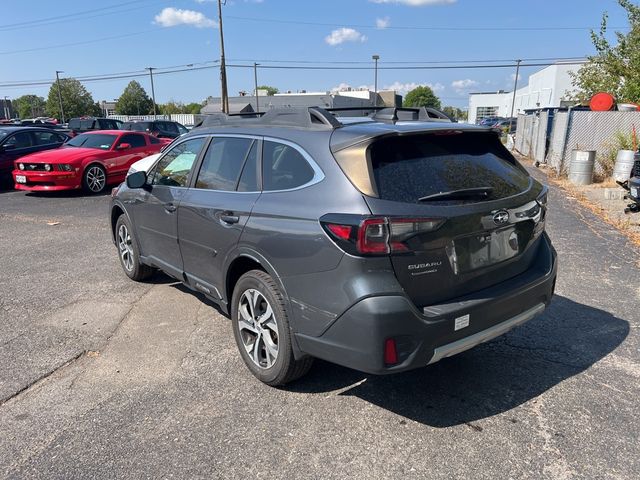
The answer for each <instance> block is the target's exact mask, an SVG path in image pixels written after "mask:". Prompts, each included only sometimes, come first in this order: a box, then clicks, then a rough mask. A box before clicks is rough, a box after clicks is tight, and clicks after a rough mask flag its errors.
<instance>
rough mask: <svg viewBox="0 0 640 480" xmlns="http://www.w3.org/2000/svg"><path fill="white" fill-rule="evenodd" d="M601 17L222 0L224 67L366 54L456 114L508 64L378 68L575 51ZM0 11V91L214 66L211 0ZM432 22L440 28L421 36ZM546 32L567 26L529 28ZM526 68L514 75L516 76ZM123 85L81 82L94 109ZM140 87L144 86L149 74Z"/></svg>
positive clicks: (233, 85)
mask: <svg viewBox="0 0 640 480" xmlns="http://www.w3.org/2000/svg"><path fill="white" fill-rule="evenodd" d="M92 4H93V5H94V7H93V8H94V10H93V11H90V10H91V8H92V7H91V5H92ZM605 10H606V11H608V12H609V15H610V20H609V24H610V25H611V26H612V27H625V26H626V19H625V16H624V12H623V11H622V9H620V8H619V7H618V6H617V3H616V1H615V0H555V1H553V0H517V1H516V0H304V1H303V0H228V1H227V5H226V6H224V7H223V22H224V23H223V25H224V33H225V47H226V56H227V62H228V63H229V64H232V65H249V64H252V63H253V61H257V62H258V63H261V64H263V65H292V63H288V62H292V61H301V62H312V63H302V64H298V65H307V66H311V65H317V64H318V63H320V62H345V61H353V62H370V59H371V55H372V54H378V55H380V64H379V65H380V67H381V70H380V71H379V80H378V84H379V88H384V87H389V86H395V87H396V88H399V89H401V90H406V89H407V88H409V87H412V86H415V85H417V84H428V85H431V86H432V87H434V89H435V91H436V93H437V94H438V95H439V96H440V97H441V99H442V101H443V104H445V105H456V106H461V107H464V106H466V105H467V95H468V92H469V91H493V90H498V89H505V90H510V89H511V88H512V86H513V74H514V70H513V69H498V68H496V69H466V68H465V69H456V70H453V69H450V70H387V69H383V68H382V67H395V66H398V65H402V64H399V63H390V62H437V61H454V62H459V61H471V60H503V59H516V58H526V59H529V58H548V57H579V56H583V55H585V54H590V53H592V52H593V47H592V45H591V42H590V39H589V31H588V29H586V28H589V27H591V28H597V27H598V26H599V23H600V18H601V15H602V12H603V11H605ZM2 12H3V14H2V16H1V17H0V32H2V34H3V36H2V38H3V41H2V42H0V43H1V45H0V65H1V67H0V97H4V96H5V95H7V96H8V97H9V98H14V97H17V96H20V95H23V94H27V93H36V94H38V95H41V96H45V97H46V95H47V93H48V90H49V86H47V85H41V86H21V87H8V86H6V84H8V83H11V82H17V81H31V80H45V81H46V80H50V79H52V78H54V76H55V70H62V71H64V73H63V74H62V76H73V77H77V76H90V75H101V74H111V73H121V72H138V71H141V70H143V69H144V68H145V67H149V66H152V67H156V68H163V67H178V66H184V65H191V64H192V65H193V66H194V67H206V66H211V65H213V64H212V63H206V62H211V61H213V60H215V59H217V58H219V40H218V35H219V33H218V29H217V3H216V1H215V0H138V1H135V2H134V1H131V0H102V1H100V2H95V1H94V2H87V1H85V0H57V1H51V0H29V1H22V2H18V1H13V0H12V1H6V2H3V10H2ZM414 27H418V28H414ZM433 27H436V28H440V29H442V30H426V29H425V28H433ZM552 27H556V28H557V27H561V28H565V29H563V30H535V29H539V28H552ZM567 27H576V28H580V29H566V28H567ZM480 29H483V30H480ZM98 40H99V41H98ZM275 61H279V62H282V63H273V62H275ZM269 62H271V63H269ZM325 65H330V66H345V65H344V64H341V63H327V64H325ZM356 65H357V66H360V67H370V66H371V65H370V64H367V63H359V64H356ZM405 65H406V64H405ZM188 68H191V67H188ZM535 70H537V68H529V69H524V70H523V71H522V78H523V79H525V80H526V78H527V76H528V74H530V73H532V72H533V71H535ZM258 73H259V83H260V84H269V85H274V86H276V87H278V88H279V89H280V91H286V90H292V91H297V90H301V89H305V90H307V91H325V90H330V89H332V88H334V87H337V86H339V85H341V84H347V85H351V86H353V87H359V86H363V85H372V84H373V71H372V70H371V69H363V70H293V69H265V68H259V72H258ZM130 80H131V79H128V78H121V79H110V80H101V81H94V82H86V83H85V87H86V88H87V89H88V90H89V91H90V92H91V93H92V94H93V97H94V99H95V100H97V101H99V100H104V99H107V100H112V99H114V98H116V97H117V96H118V95H119V94H120V93H121V92H122V90H123V88H124V87H125V86H126V84H127V83H128V82H129V81H130ZM154 80H155V91H156V100H157V101H158V102H159V103H162V102H166V101H168V100H170V99H173V100H177V101H182V102H185V103H187V102H192V101H197V102H199V101H202V100H203V99H204V98H206V97H207V96H209V95H214V96H217V95H219V94H220V86H219V70H218V69H216V68H209V69H201V70H193V71H187V72H182V73H173V74H165V75H160V74H158V75H156V76H155V78H154ZM138 81H140V82H141V83H142V85H143V86H144V88H145V89H146V90H147V91H148V92H150V84H149V80H148V77H141V78H138ZM228 82H229V92H230V94H237V92H238V91H239V90H247V91H251V90H252V88H253V70H252V69H249V68H229V70H228Z"/></svg>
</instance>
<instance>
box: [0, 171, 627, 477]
mask: <svg viewBox="0 0 640 480" xmlns="http://www.w3.org/2000/svg"><path fill="white" fill-rule="evenodd" d="M535 174H536V175H540V173H539V172H536V173H535ZM107 207H108V196H97V197H95V196H94V197H85V196H82V195H79V194H71V195H54V196H51V195H39V196H36V195H26V194H24V193H19V192H9V193H1V194H0V225H1V226H0V248H1V251H2V254H1V255H2V257H1V258H2V270H1V272H2V275H1V277H0V325H1V326H2V328H1V329H0V345H2V348H1V349H0V432H1V434H0V475H2V476H3V477H7V478H37V477H40V478H41V477H47V478H114V477H133V478H152V477H153V478H401V477H402V478H404V477H406V478H492V479H494V478H532V479H533V478H536V479H537V478H554V479H555V478H590V479H592V478H625V479H626V478H629V479H631V478H638V477H640V456H639V455H638V445H639V443H638V439H639V438H640V421H639V420H638V419H639V418H640V402H639V401H638V398H640V382H639V381H640V340H639V338H640V334H639V326H640V313H639V308H640V287H639V284H638V272H640V263H639V261H640V252H638V250H636V249H634V248H633V247H632V246H631V245H630V244H629V243H628V242H627V240H626V239H625V238H624V237H623V236H621V235H620V234H619V233H618V232H617V231H616V230H614V229H613V228H612V227H610V226H608V225H606V224H604V223H603V222H602V221H600V220H599V219H598V218H597V217H595V216H594V215H593V214H591V213H590V212H588V211H587V210H585V209H584V208H582V207H581V206H580V205H579V204H578V203H577V202H575V201H574V200H572V199H570V198H568V197H567V196H566V194H565V193H563V192H562V191H560V190H557V189H555V188H554V187H552V189H551V195H550V216H549V220H548V231H549V233H550V235H551V237H552V239H553V241H554V244H555V246H556V249H557V250H558V254H559V259H560V269H559V278H558V284H557V290H556V297H555V298H554V300H553V302H552V304H551V306H550V307H549V308H548V310H547V311H546V312H545V313H544V315H542V316H540V317H539V318H536V319H534V320H532V321H531V322H529V323H527V324H526V325H524V326H523V327H521V328H519V329H517V330H514V331H512V332H510V333H508V334H507V335H505V336H503V337H500V338H498V339H496V340H494V341H492V342H489V343H486V344H483V345H481V346H479V347H477V348H475V349H473V350H470V351H467V352H465V353H463V354H460V355H458V356H456V357H452V358H449V359H445V360H443V361H442V362H440V363H438V364H435V365H433V366H430V367H427V368H424V369H420V370H416V371H412V372H408V373H404V374H400V375H395V376H387V377H375V376H369V375H365V374H361V373H358V372H355V371H352V370H348V369H345V368H341V367H338V366H334V365H331V364H329V363H325V362H316V364H315V365H314V367H313V369H312V370H311V372H310V374H309V375H307V376H306V377H305V378H303V379H302V380H300V381H298V382H296V383H294V384H292V385H289V386H287V387H286V388H282V389H274V388H270V387H267V386H264V385H262V384H260V383H259V382H258V381H257V380H255V379H254V378H253V377H252V376H251V375H250V373H249V372H248V370H247V369H246V368H245V366H244V364H243V363H242V360H241V359H240V357H239V355H238V353H237V351H236V346H235V343H234V341H233V335H232V331H231V325H230V322H229V320H228V319H227V318H225V317H224V316H222V315H221V314H220V313H219V312H218V311H217V310H216V309H215V307H213V306H212V305H211V304H210V303H209V302H207V301H206V300H204V299H203V298H202V297H200V296H198V295H195V294H193V293H191V292H189V291H187V290H186V289H185V288H183V287H181V286H180V285H178V284H176V283H175V282H173V281H171V280H170V279H169V278H167V277H165V276H162V275H158V276H156V277H155V278H154V280H153V282H152V283H148V284H136V283H133V282H131V281H129V280H128V279H127V278H126V277H125V276H124V274H123V273H122V272H121V271H120V266H119V264H118V259H117V255H116V251H115V247H114V246H113V245H112V243H111V240H110V234H109V230H108V226H107V220H106V218H107Z"/></svg>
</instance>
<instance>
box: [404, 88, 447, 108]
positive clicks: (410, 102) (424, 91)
mask: <svg viewBox="0 0 640 480" xmlns="http://www.w3.org/2000/svg"><path fill="white" fill-rule="evenodd" d="M402 105H403V106H405V107H432V108H440V99H439V98H438V97H437V96H436V94H435V93H433V90H431V88H430V87H427V86H426V85H425V86H420V87H416V88H414V89H413V90H411V91H410V92H409V93H407V95H406V96H405V97H404V101H403V102H402Z"/></svg>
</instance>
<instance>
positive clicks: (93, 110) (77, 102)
mask: <svg viewBox="0 0 640 480" xmlns="http://www.w3.org/2000/svg"><path fill="white" fill-rule="evenodd" d="M59 85H60V94H61V96H62V106H63V109H64V116H65V119H69V118H71V117H81V116H83V115H100V112H101V110H100V106H99V105H98V104H97V103H95V102H94V101H93V97H92V96H91V94H90V93H89V92H88V91H87V89H86V88H84V86H83V85H82V84H81V83H80V82H79V81H78V80H76V79H75V78H62V79H60V84H59ZM45 110H46V113H47V115H49V116H51V117H54V118H59V119H60V118H62V114H61V112H60V102H59V100H58V82H55V83H54V84H53V85H51V88H50V89H49V95H48V96H47V104H46V106H45Z"/></svg>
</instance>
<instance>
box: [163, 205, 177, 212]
mask: <svg viewBox="0 0 640 480" xmlns="http://www.w3.org/2000/svg"><path fill="white" fill-rule="evenodd" d="M164 209H165V210H166V211H167V212H168V213H173V212H175V211H176V210H177V209H178V207H176V206H175V205H174V204H173V203H165V204H164Z"/></svg>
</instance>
